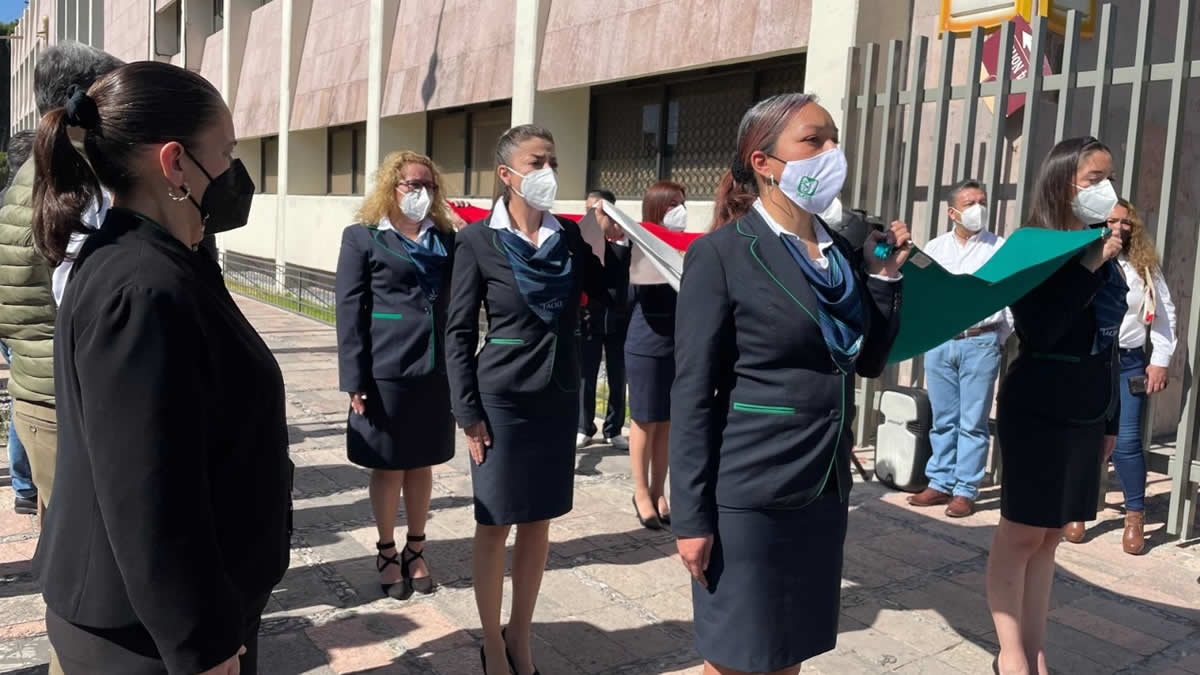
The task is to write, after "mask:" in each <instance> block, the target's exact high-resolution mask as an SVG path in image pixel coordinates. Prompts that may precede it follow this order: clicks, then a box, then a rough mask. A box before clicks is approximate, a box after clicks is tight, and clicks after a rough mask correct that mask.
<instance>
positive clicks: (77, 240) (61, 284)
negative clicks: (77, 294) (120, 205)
mask: <svg viewBox="0 0 1200 675" xmlns="http://www.w3.org/2000/svg"><path fill="white" fill-rule="evenodd" d="M111 207H112V193H111V192H109V191H108V190H106V189H104V188H100V201H99V202H97V201H96V200H95V199H93V200H92V203H91V204H88V207H87V209H86V210H85V211H84V212H83V214H82V216H81V217H80V219H79V221H80V222H81V223H83V226H84V227H86V228H88V229H89V230H99V229H100V226H101V225H103V224H104V218H105V217H106V216H107V215H108V209H109V208H111ZM87 238H88V235H86V234H84V233H82V232H72V233H71V239H70V240H69V241H68V242H67V258H66V259H65V260H63V261H62V262H61V263H59V265H58V267H55V268H54V272H53V273H51V275H50V290H51V291H53V293H54V304H55V305H61V304H62V299H63V294H64V293H66V292H67V282H68V281H70V280H71V267H72V266H73V265H74V264H75V256H77V255H79V250H80V249H82V248H83V242H85V241H87Z"/></svg>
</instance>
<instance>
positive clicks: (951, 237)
mask: <svg viewBox="0 0 1200 675" xmlns="http://www.w3.org/2000/svg"><path fill="white" fill-rule="evenodd" d="M1003 245H1004V237H999V236H996V235H995V234H992V233H991V232H988V231H987V230H982V231H980V232H979V233H978V234H975V235H972V236H971V238H970V239H968V240H967V241H966V243H963V242H962V241H961V240H959V238H958V235H957V234H955V232H954V230H950V231H949V232H947V233H945V234H943V235H941V236H939V237H936V238H934V239H933V240H932V241H930V242H929V243H928V244H926V245H925V246H924V247H923V248H922V249H921V250H922V251H924V252H925V254H926V255H928V256H929V257H930V258H933V259H934V260H935V261H937V264H939V265H941V266H942V268H943V269H945V270H946V271H947V272H949V273H951V274H974V273H976V272H978V271H979V268H981V267H983V265H984V263H986V262H987V261H988V260H990V259H991V258H992V256H993V255H995V253H996V249H998V248H1000V247H1001V246H1003ZM990 327H995V328H996V333H997V336H998V338H999V340H1000V343H1001V344H1004V342H1005V341H1007V340H1008V336H1009V335H1012V331H1013V318H1012V312H1011V311H1010V310H1009V309H1008V308H1007V307H1005V308H1004V309H1002V310H1000V311H998V312H996V313H995V314H993V315H991V316H989V317H987V318H986V319H984V320H983V321H980V322H979V323H977V324H975V325H974V326H971V328H990Z"/></svg>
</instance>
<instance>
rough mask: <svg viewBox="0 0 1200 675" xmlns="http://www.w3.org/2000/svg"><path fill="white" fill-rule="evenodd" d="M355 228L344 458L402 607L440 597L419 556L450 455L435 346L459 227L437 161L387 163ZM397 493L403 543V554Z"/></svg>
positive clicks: (351, 232) (348, 235) (347, 315)
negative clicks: (418, 597) (366, 484)
mask: <svg viewBox="0 0 1200 675" xmlns="http://www.w3.org/2000/svg"><path fill="white" fill-rule="evenodd" d="M358 222H359V223H360V224H357V225H351V226H350V227H347V228H346V230H345V231H344V232H343V233H342V250H341V253H340V254H339V255H338V269H337V332H338V373H339V378H340V380H341V389H342V391H344V392H346V393H348V394H349V395H350V413H349V414H350V419H349V422H348V423H347V425H346V451H347V455H348V456H349V458H350V461H351V462H353V463H355V464H357V465H359V466H361V467H365V468H368V469H370V470H371V483H370V495H371V510H372V511H374V513H375V527H376V528H377V529H378V530H379V541H378V542H377V543H376V544H375V547H376V549H378V553H377V555H376V559H375V567H376V569H377V570H378V571H379V575H380V579H379V581H380V586H381V587H382V589H383V592H384V594H385V595H388V596H390V597H393V598H396V599H398V600H406V599H408V598H409V596H411V595H412V594H413V592H414V591H416V592H418V593H422V594H428V593H432V592H433V588H434V584H433V578H432V577H431V576H430V574H429V568H428V566H427V565H426V564H425V559H424V556H423V553H424V550H425V520H426V517H427V516H428V514H429V499H430V494H431V492H432V490H433V469H432V468H431V467H432V466H433V465H434V464H441V463H443V462H446V461H449V460H450V458H451V457H453V456H454V417H453V416H452V415H451V414H450V385H449V383H448V382H447V380H446V359H445V349H444V346H443V344H442V342H443V341H442V340H441V339H440V337H441V336H442V335H444V334H445V329H446V306H447V304H448V303H449V298H450V270H451V266H452V264H453V253H454V227H453V225H452V224H451V223H452V221H451V218H450V208H449V206H447V204H446V200H445V197H444V195H443V194H442V181H441V176H440V175H439V174H438V171H437V167H435V166H434V164H433V161H432V160H430V159H429V158H428V157H426V156H424V155H419V154H417V153H415V152H396V153H392V154H391V155H388V156H387V158H385V159H384V161H383V165H382V166H380V167H379V171H378V172H377V173H376V178H375V189H374V192H372V193H371V195H370V196H369V197H367V199H366V200H365V201H364V203H363V206H362V208H361V209H360V210H359V212H358ZM402 493H403V496H404V514H405V520H406V523H407V525H408V536H407V537H406V539H407V542H406V543H405V546H404V549H403V550H402V551H401V552H400V553H399V554H397V552H396V542H395V536H394V531H395V528H396V509H397V508H398V507H399V505H400V496H401V494H402Z"/></svg>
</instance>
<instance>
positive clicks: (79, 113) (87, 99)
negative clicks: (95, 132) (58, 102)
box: [63, 84, 100, 131]
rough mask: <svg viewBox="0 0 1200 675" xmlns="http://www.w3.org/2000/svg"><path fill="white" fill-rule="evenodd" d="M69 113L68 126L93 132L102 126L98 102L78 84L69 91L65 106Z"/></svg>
mask: <svg viewBox="0 0 1200 675" xmlns="http://www.w3.org/2000/svg"><path fill="white" fill-rule="evenodd" d="M63 107H64V108H65V109H66V113H67V124H69V125H70V126H73V127H79V128H80V129H84V130H87V131H91V130H92V129H95V128H96V127H97V126H99V125H100V111H99V110H98V109H97V108H96V101H95V100H94V99H92V97H91V96H88V93H87V90H85V89H84V88H83V87H80V86H79V85H77V84H73V85H71V88H70V89H68V90H67V103H66V105H65V106H63Z"/></svg>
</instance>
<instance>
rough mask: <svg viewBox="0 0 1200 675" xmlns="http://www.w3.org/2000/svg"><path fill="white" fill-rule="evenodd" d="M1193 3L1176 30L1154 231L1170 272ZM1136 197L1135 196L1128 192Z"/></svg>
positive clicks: (1182, 3)
mask: <svg viewBox="0 0 1200 675" xmlns="http://www.w3.org/2000/svg"><path fill="white" fill-rule="evenodd" d="M1192 8H1193V4H1192V0H1179V23H1178V24H1177V26H1176V28H1175V58H1174V60H1173V61H1172V63H1171V68H1172V70H1173V71H1174V72H1173V73H1171V104H1170V107H1168V108H1167V115H1168V117H1167V142H1166V145H1165V146H1164V147H1165V148H1166V151H1165V154H1164V157H1163V174H1162V189H1161V192H1160V193H1159V198H1158V225H1157V226H1156V227H1155V230H1154V248H1155V249H1157V250H1158V257H1159V259H1160V260H1162V268H1163V272H1164V273H1166V271H1167V259H1166V256H1165V252H1166V246H1167V232H1168V228H1171V227H1173V226H1175V225H1177V223H1176V222H1175V197H1176V195H1175V188H1176V184H1177V183H1178V182H1179V162H1180V158H1181V156H1182V155H1183V153H1182V152H1180V149H1181V148H1182V147H1183V136H1182V132H1183V126H1182V125H1183V119H1184V117H1183V116H1184V106H1185V105H1187V84H1188V76H1187V66H1188V45H1189V44H1191V39H1192ZM1126 194H1127V195H1128V196H1132V195H1133V193H1131V192H1130V193H1126Z"/></svg>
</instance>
